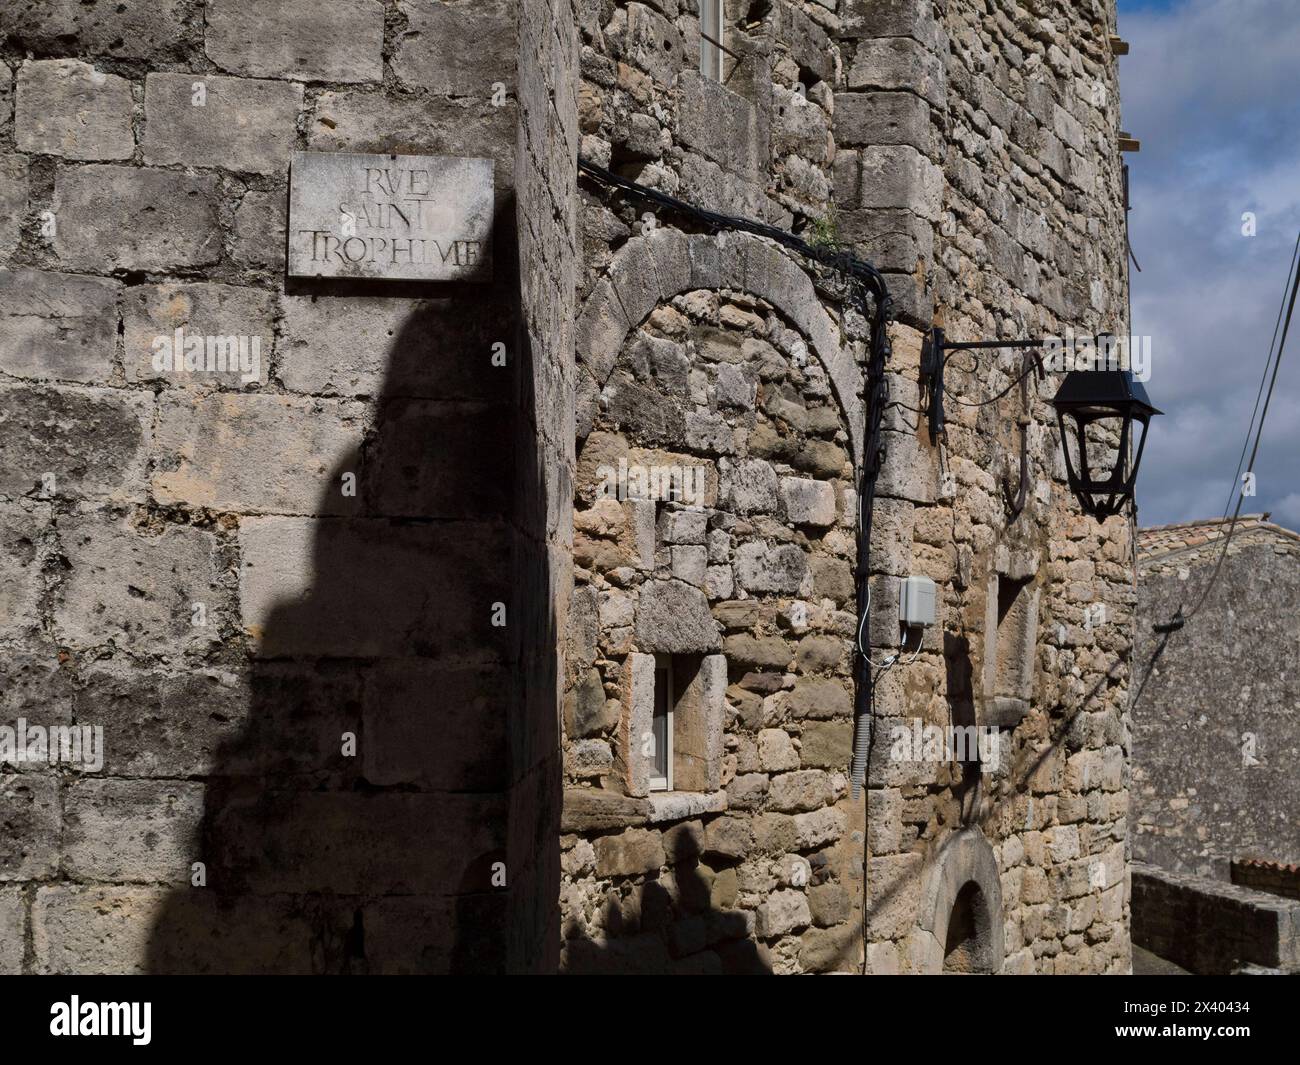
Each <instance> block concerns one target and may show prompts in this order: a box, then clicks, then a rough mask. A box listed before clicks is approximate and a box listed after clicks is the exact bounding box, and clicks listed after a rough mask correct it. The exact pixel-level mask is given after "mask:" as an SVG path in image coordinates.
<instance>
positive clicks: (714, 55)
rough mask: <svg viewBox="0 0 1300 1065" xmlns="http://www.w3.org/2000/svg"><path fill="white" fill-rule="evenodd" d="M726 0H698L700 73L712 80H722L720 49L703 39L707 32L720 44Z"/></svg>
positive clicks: (721, 41)
mask: <svg viewBox="0 0 1300 1065" xmlns="http://www.w3.org/2000/svg"><path fill="white" fill-rule="evenodd" d="M725 4H726V0H700V73H701V74H703V75H704V76H705V77H706V78H712V79H713V80H714V81H719V82H720V81H722V49H721V48H719V47H718V45H716V44H714V43H713V41H707V40H705V39H704V34H706V33H707V34H708V35H709V36H710V37H712V38H713V40H714V41H717V42H719V43H720V44H725V43H726V42H725V41H724V40H723V38H722V25H723V22H724V21H725V20H724V19H723V17H722V12H723V7H724V6H725Z"/></svg>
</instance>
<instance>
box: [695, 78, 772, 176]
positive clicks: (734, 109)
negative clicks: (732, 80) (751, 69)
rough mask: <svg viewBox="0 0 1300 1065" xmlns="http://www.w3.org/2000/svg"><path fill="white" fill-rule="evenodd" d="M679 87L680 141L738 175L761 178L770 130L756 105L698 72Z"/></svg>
mask: <svg viewBox="0 0 1300 1065" xmlns="http://www.w3.org/2000/svg"><path fill="white" fill-rule="evenodd" d="M677 84H678V89H679V90H680V92H681V103H680V104H679V110H678V118H677V121H678V138H679V140H680V141H681V143H682V144H683V145H684V146H685V147H687V148H694V149H695V150H696V151H698V152H700V153H701V154H703V155H705V156H707V157H708V158H709V159H711V160H713V161H714V162H715V163H718V164H720V165H721V166H722V167H724V168H725V169H727V170H730V171H732V172H734V173H738V174H750V175H753V174H757V173H758V172H759V171H760V170H761V169H762V168H763V167H764V166H766V164H767V156H768V152H769V149H768V144H767V142H766V138H765V137H764V136H763V134H764V133H766V130H765V129H763V128H762V125H761V123H760V120H759V115H758V109H757V108H756V107H755V106H754V105H753V104H752V103H750V102H749V101H748V100H746V99H745V98H744V97H743V96H741V95H739V94H738V93H735V92H732V91H731V90H730V89H728V88H727V87H726V86H724V85H720V84H718V82H716V81H713V80H711V79H709V78H706V77H705V76H704V75H702V74H699V73H697V72H695V71H691V70H684V71H682V72H681V73H680V74H679V75H678V81H677Z"/></svg>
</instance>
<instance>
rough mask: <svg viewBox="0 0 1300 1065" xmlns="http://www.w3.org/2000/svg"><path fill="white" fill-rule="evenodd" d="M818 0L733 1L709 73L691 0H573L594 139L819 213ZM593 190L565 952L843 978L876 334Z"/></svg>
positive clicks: (656, 168) (596, 154) (827, 89)
mask: <svg viewBox="0 0 1300 1065" xmlns="http://www.w3.org/2000/svg"><path fill="white" fill-rule="evenodd" d="M833 6H834V5H829V7H828V6H827V5H825V4H804V5H798V4H795V5H792V4H787V3H777V4H774V5H762V7H763V8H764V10H762V11H760V9H759V7H757V6H756V7H753V8H752V9H751V8H750V7H748V6H746V5H741V4H734V3H729V4H728V5H727V8H726V18H727V27H728V28H727V36H726V40H725V42H724V43H725V44H726V45H727V47H728V48H729V49H730V50H731V51H732V52H734V53H736V54H737V56H738V57H739V58H737V57H733V56H728V57H726V59H725V65H724V84H718V83H717V82H714V81H710V80H709V79H708V78H706V77H704V76H703V75H701V74H699V73H698V72H697V71H698V65H699V52H698V49H699V40H700V39H699V36H698V22H697V19H696V14H697V11H696V6H695V5H694V4H693V3H680V4H679V3H677V2H655V3H650V4H639V3H630V4H613V3H588V4H586V5H584V7H583V16H582V23H581V25H582V31H583V45H584V46H583V50H582V60H583V82H582V85H581V89H580V115H581V124H582V130H583V134H584V136H583V140H582V152H583V154H584V156H586V157H588V158H590V159H592V160H593V161H595V162H597V163H600V164H601V165H605V166H608V167H612V168H613V169H615V170H617V171H618V172H620V173H622V174H625V175H626V176H628V177H630V178H632V179H633V180H636V181H638V182H640V183H642V184H645V185H650V186H652V187H656V188H660V189H663V190H664V191H666V192H669V193H671V194H674V195H677V196H679V197H681V198H683V199H686V200H688V201H690V202H693V203H696V204H699V205H701V206H704V207H707V208H710V209H714V210H718V211H723V212H726V213H729V214H738V215H744V216H747V217H751V218H762V219H766V220H769V221H772V222H774V223H776V224H778V225H781V226H783V227H785V228H789V229H794V230H795V231H798V232H803V233H805V235H806V236H809V237H812V236H814V235H815V234H816V233H819V232H823V233H826V232H829V225H830V218H831V203H830V192H831V185H830V174H831V169H830V168H831V166H832V164H833V159H834V151H833V144H832V142H831V139H830V133H829V129H830V122H831V113H832V110H833V92H832V88H833V84H834V78H835V76H836V72H837V52H836V50H835V48H834V45H833V42H832V40H831V38H830V36H829V35H828V33H827V31H826V27H829V28H831V29H833V28H834V25H835V20H834V16H833V13H832V11H831V8H833ZM583 202H584V207H583V218H582V222H583V248H584V268H585V271H584V275H583V278H584V282H585V285H584V288H585V293H584V295H585V303H584V306H583V308H582V313H581V316H580V318H579V323H578V336H577V339H578V352H577V356H578V362H579V375H580V383H579V394H578V433H579V452H578V479H577V483H576V485H575V493H576V507H577V510H576V513H575V517H574V524H575V534H574V539H575V542H574V561H575V567H576V575H577V587H576V588H575V594H574V602H573V606H572V608H571V611H570V619H571V628H570V634H569V635H570V642H569V652H568V666H569V677H568V680H569V692H568V695H567V697H566V704H565V759H566V761H565V771H566V789H567V790H566V794H565V813H564V822H565V823H564V828H565V830H566V834H565V836H564V837H563V840H562V847H563V858H562V863H563V870H564V882H563V889H562V895H561V910H562V919H563V922H564V924H563V937H564V938H563V943H564V947H563V957H562V965H563V967H564V968H565V969H567V970H569V971H591V970H602V969H606V970H620V971H621V970H628V969H636V970H646V971H679V972H801V971H824V970H836V969H841V970H849V971H853V970H856V969H857V968H858V967H859V966H860V959H861V941H860V927H861V926H860V912H858V905H859V903H860V900H861V887H860V873H859V870H860V865H861V851H860V848H861V835H860V821H861V814H860V812H859V813H858V814H857V815H856V822H857V824H858V825H859V831H857V832H856V833H855V831H854V825H855V814H854V812H853V805H854V804H852V803H850V802H849V801H848V781H847V775H846V771H847V768H848V758H849V752H850V749H851V743H852V694H851V693H852V684H851V680H850V667H851V658H850V654H849V647H850V640H851V638H852V634H853V630H854V625H855V616H854V588H853V580H852V561H853V552H854V529H855V527H856V496H855V492H854V484H855V477H854V473H853V471H854V468H855V466H854V456H855V453H857V452H858V451H860V448H861V444H862V441H861V437H860V434H861V427H862V414H861V388H862V386H861V371H860V370H859V368H858V366H857V365H856V364H855V361H854V360H855V357H860V356H861V354H862V344H861V330H862V328H863V326H864V325H865V323H863V322H862V321H861V319H860V316H859V317H858V318H857V320H854V317H853V315H852V314H849V315H846V314H845V312H844V309H843V308H842V307H840V306H839V305H838V304H837V302H836V300H835V298H834V292H833V291H825V290H823V291H822V292H821V293H819V292H818V290H817V289H815V288H814V285H813V282H812V281H811V280H810V278H809V276H808V275H807V274H806V272H805V270H804V269H803V268H802V267H801V266H800V265H798V264H797V263H796V262H795V261H794V260H793V259H792V258H791V257H789V256H787V255H785V254H783V253H781V252H779V251H778V250H776V249H775V248H773V247H772V246H770V245H768V244H766V243H764V242H762V241H759V240H757V239H755V238H751V237H743V236H736V235H734V234H733V235H731V236H730V237H728V236H727V235H725V234H723V235H719V236H716V237H715V236H712V235H709V234H702V233H695V234H687V233H686V232H685V231H684V230H683V228H682V227H683V221H682V219H680V218H673V217H670V216H669V215H668V214H667V213H665V214H663V216H662V217H659V218H655V217H653V216H650V217H646V211H645V208H644V206H643V205H638V204H637V203H635V202H634V201H627V200H623V199H621V198H618V197H608V196H605V195H603V194H602V193H601V190H599V188H598V187H596V186H594V185H593V186H586V187H584V189H583ZM624 467H626V468H628V469H630V470H632V471H633V473H632V475H633V476H634V477H635V476H636V471H637V470H645V471H657V470H670V469H673V468H677V469H682V470H692V471H697V472H698V475H699V476H700V477H701V481H700V488H701V497H700V498H691V499H688V500H685V501H682V500H677V499H667V500H665V499H663V498H661V497H660V498H656V497H655V495H654V493H653V491H651V492H650V493H648V494H647V493H646V491H645V489H642V491H641V492H640V493H638V491H637V489H636V488H635V486H634V487H633V488H632V489H631V491H629V492H626V493H624V492H622V491H619V490H617V489H616V490H615V491H614V492H613V493H612V495H613V497H612V498H611V493H609V492H607V491H603V490H604V489H606V488H608V487H609V473H610V472H611V471H619V470H620V469H622V468H624ZM638 495H639V496H640V497H639V498H638ZM656 657H658V658H659V660H660V661H663V660H669V661H671V663H672V668H673V680H674V688H675V694H676V695H677V696H678V700H677V708H676V713H675V718H674V729H675V753H676V758H675V770H676V779H675V781H674V785H673V790H671V791H667V792H654V791H650V790H649V787H648V780H647V769H646V762H645V757H644V751H643V741H644V739H645V737H646V735H647V732H648V731H649V721H650V716H651V713H652V703H653V698H654V691H653V689H654V684H655V659H656ZM857 806H858V808H859V811H860V807H861V804H860V803H858V804H857Z"/></svg>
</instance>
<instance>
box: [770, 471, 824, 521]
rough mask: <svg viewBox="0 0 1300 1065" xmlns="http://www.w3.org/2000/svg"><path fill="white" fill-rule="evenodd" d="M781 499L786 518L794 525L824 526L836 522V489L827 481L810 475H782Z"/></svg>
mask: <svg viewBox="0 0 1300 1065" xmlns="http://www.w3.org/2000/svg"><path fill="white" fill-rule="evenodd" d="M781 500H782V502H783V503H784V504H785V516H786V520H787V521H789V522H790V524H792V525H813V526H819V527H822V528H825V527H828V526H831V525H834V524H835V517H836V513H837V512H836V507H835V489H834V487H833V486H832V485H830V484H828V483H827V482H825V481H814V480H812V479H811V478H808V477H782V478H781Z"/></svg>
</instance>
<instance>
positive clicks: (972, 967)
mask: <svg viewBox="0 0 1300 1065" xmlns="http://www.w3.org/2000/svg"><path fill="white" fill-rule="evenodd" d="M923 883H924V888H923V891H922V895H921V907H920V915H919V919H918V922H917V925H918V927H917V930H916V931H915V932H914V933H913V935H914V937H916V939H917V940H918V943H917V946H918V947H919V950H918V951H917V954H918V955H919V956H920V957H921V958H922V959H923V960H924V961H923V967H922V971H923V972H927V973H948V974H959V975H965V974H974V973H1000V972H1001V971H1002V963H1003V960H1004V946H1003V913H1002V888H1001V885H1000V883H999V880H998V863H997V858H996V856H995V855H994V853H993V848H992V847H991V846H989V842H988V840H986V839H985V838H984V834H983V833H982V832H980V830H979V829H978V828H976V827H974V826H967V827H966V828H963V829H960V830H958V831H956V832H953V833H951V834H950V835H948V836H947V837H945V838H944V840H943V841H942V842H940V843H939V845H938V846H937V847H936V848H935V850H934V852H933V854H932V856H931V858H930V860H929V862H928V863H927V868H926V871H925V874H924V879H923Z"/></svg>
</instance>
